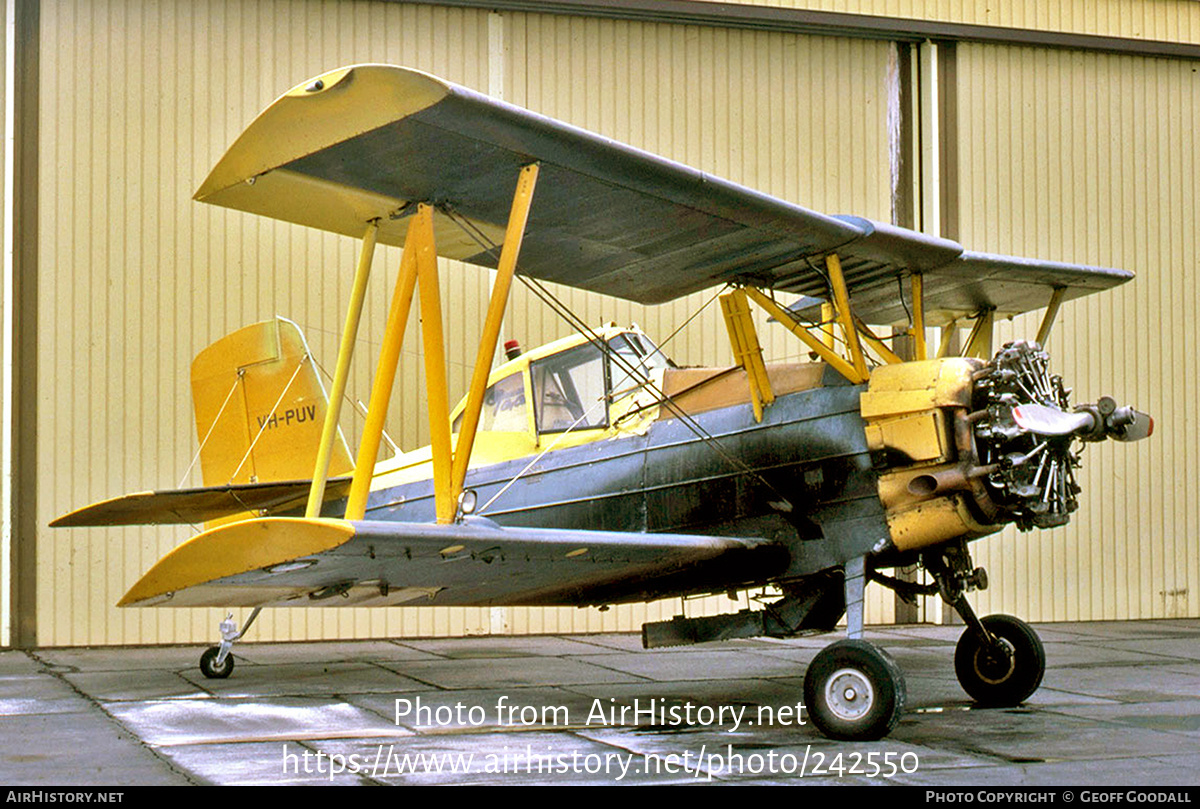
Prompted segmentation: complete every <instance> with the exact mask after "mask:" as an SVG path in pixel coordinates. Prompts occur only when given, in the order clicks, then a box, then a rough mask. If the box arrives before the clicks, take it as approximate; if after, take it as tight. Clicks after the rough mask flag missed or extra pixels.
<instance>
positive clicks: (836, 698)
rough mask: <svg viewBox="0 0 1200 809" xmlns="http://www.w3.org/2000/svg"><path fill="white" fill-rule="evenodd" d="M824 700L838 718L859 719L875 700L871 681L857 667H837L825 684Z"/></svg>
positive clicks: (849, 720)
mask: <svg viewBox="0 0 1200 809" xmlns="http://www.w3.org/2000/svg"><path fill="white" fill-rule="evenodd" d="M825 701H826V702H827V703H828V705H829V710H830V711H832V712H833V715H834V716H836V717H837V718H838V719H841V720H843V721H847V722H853V721H854V720H856V719H861V718H862V717H863V716H864V715H866V713H867V712H868V711H870V710H871V705H872V703H874V701H875V691H874V689H873V688H871V681H870V680H869V679H868V678H867V677H866V675H864V674H863V673H862V672H861V671H859V670H857V669H838V670H837V671H835V672H834V673H833V676H831V677H830V678H829V680H828V682H827V684H826V686H825Z"/></svg>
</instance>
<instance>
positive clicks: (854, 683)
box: [804, 640, 907, 741]
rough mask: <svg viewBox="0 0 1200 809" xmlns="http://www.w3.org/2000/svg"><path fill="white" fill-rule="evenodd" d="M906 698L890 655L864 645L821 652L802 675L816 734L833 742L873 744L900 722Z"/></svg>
mask: <svg viewBox="0 0 1200 809" xmlns="http://www.w3.org/2000/svg"><path fill="white" fill-rule="evenodd" d="M906 696H907V693H906V689H905V686H904V675H903V674H902V673H901V672H900V668H899V667H898V666H897V665H896V661H894V660H892V657H891V655H889V654H888V653H887V652H885V651H883V649H880V648H879V647H878V646H874V645H872V644H870V643H867V642H866V641H861V640H840V641H838V642H837V643H833V644H830V645H829V646H826V647H825V648H824V649H822V650H821V651H820V652H819V653H817V656H816V657H815V658H813V661H812V663H810V664H809V666H808V672H807V673H806V674H805V675H804V704H805V705H806V706H807V707H808V715H809V716H810V717H811V718H812V721H813V724H814V725H816V726H817V730H819V731H821V732H822V733H823V734H825V735H826V736H828V737H829V738H831V739H842V740H845V741H872V740H874V739H880V738H882V737H884V736H886V735H887V734H888V733H890V732H891V730H892V728H894V727H895V726H896V723H897V722H898V721H900V714H901V713H902V712H903V711H904V702H905V698H906Z"/></svg>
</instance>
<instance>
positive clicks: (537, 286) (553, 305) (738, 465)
mask: <svg viewBox="0 0 1200 809" xmlns="http://www.w3.org/2000/svg"><path fill="white" fill-rule="evenodd" d="M441 209H442V211H443V213H445V214H446V215H447V217H449V219H450V221H452V222H454V223H455V224H456V225H458V226H459V228H461V229H462V230H463V232H464V233H466V234H467V235H468V236H469V237H470V238H471V239H472V240H474V241H475V242H476V243H477V244H478V245H479V246H480V247H482V248H483V249H484V250H485V251H487V252H488V253H491V254H492V255H493V256H494V257H496V258H497V259H498V257H499V245H497V244H495V243H494V242H492V241H491V240H490V239H489V238H488V237H487V236H486V234H484V233H483V232H482V231H480V230H478V229H477V228H475V227H473V226H472V225H471V223H470V221H469V220H467V219H465V218H462V217H459V216H458V215H457V213H456V212H455V211H453V210H452V209H451V208H449V206H442V208H441ZM516 277H517V278H518V279H519V280H520V281H521V283H523V284H524V285H525V286H526V288H528V289H529V290H530V291H531V292H532V293H533V294H534V295H535V296H536V297H537V298H539V299H540V300H541V301H542V302H543V303H545V304H546V305H547V306H548V307H550V309H551V311H553V312H554V313H555V314H557V315H558V316H559V317H561V318H562V319H563V320H565V321H566V322H567V323H568V324H569V325H571V326H572V328H574V329H575V330H576V331H578V332H579V333H580V334H581V335H582V336H583V338H584V339H585V340H587V341H588V342H589V343H590V344H592V345H593V346H595V347H596V348H597V349H599V350H600V352H601V353H602V354H604V355H605V356H607V357H608V358H609V360H610V361H611V362H613V363H614V364H616V365H618V366H620V368H621V369H622V370H623V371H625V372H626V373H627V374H629V375H630V377H632V378H633V379H636V380H638V381H639V382H640V384H642V385H644V386H645V387H646V388H647V389H648V390H649V391H650V392H651V394H653V395H654V396H655V397H656V398H657V399H658V403H659V404H661V405H663V406H665V407H666V408H667V409H669V410H670V411H671V412H672V413H673V414H674V415H675V416H676V417H677V418H679V420H680V421H681V422H682V423H683V424H684V425H685V426H686V427H687V428H688V429H689V430H690V431H691V432H692V433H693V434H694V435H696V437H697V438H699V439H700V440H701V441H703V442H704V443H705V444H706V445H707V446H708V447H709V448H710V449H712V450H713V451H714V452H716V453H717V454H718V455H719V456H720V457H721V458H722V459H723V460H725V462H726V463H728V464H730V465H731V466H733V467H734V468H735V469H738V470H740V471H741V472H743V473H744V474H746V475H749V476H751V477H753V478H755V479H757V480H758V481H759V482H760V483H762V484H763V485H764V486H766V487H767V488H768V489H770V491H771V492H773V493H774V494H775V496H776V497H778V498H779V499H780V501H782V502H784V503H789V504H790V502H791V501H790V500H788V498H787V497H785V496H784V495H783V494H782V493H781V492H780V491H779V490H778V489H776V488H775V486H774V485H773V484H772V483H771V482H770V481H769V480H767V479H766V478H764V477H763V476H762V474H761V473H759V472H757V471H756V470H754V469H752V468H751V467H750V466H749V465H748V464H746V462H745V461H742V460H741V459H740V458H737V457H736V456H734V455H732V454H731V453H730V452H729V451H727V450H726V449H725V448H724V447H722V446H721V444H720V442H719V441H718V439H717V438H716V437H715V436H713V435H712V434H711V433H709V432H708V431H707V430H705V429H704V428H703V427H702V426H701V425H700V424H699V423H698V422H697V421H696V420H695V419H694V418H692V417H691V415H689V414H688V413H687V412H686V411H684V410H683V409H682V408H681V407H679V405H677V404H676V403H675V402H674V401H673V400H672V399H671V397H670V396H667V395H666V393H664V392H663V391H662V390H661V389H660V388H659V387H658V386H657V385H655V384H654V382H653V381H652V380H651V379H650V378H649V376H648V375H647V374H646V373H645V372H644V371H642V370H641V369H640V368H636V367H634V366H633V365H632V364H630V363H629V362H628V361H627V360H626V359H625V358H624V357H622V356H621V354H620V352H617V351H613V350H612V349H611V348H610V347H609V345H608V343H607V342H606V341H604V340H603V339H601V338H600V336H599V335H597V334H596V333H595V331H594V330H593V329H592V328H591V327H590V326H588V325H587V323H586V322H584V321H583V320H582V319H580V318H579V317H578V316H577V315H575V313H574V312H572V311H571V310H570V308H569V307H567V306H566V305H565V304H564V303H562V301H560V300H558V298H557V297H555V296H554V294H553V293H552V292H550V291H549V290H548V289H546V288H545V287H544V286H543V285H542V284H541V283H540V282H538V281H537V280H536V279H533V278H529V277H527V276H525V275H524V274H522V273H517V274H516Z"/></svg>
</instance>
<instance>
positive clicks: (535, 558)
mask: <svg viewBox="0 0 1200 809" xmlns="http://www.w3.org/2000/svg"><path fill="white" fill-rule="evenodd" d="M787 564H788V553H787V551H786V550H785V549H784V548H783V547H782V546H780V545H778V544H775V543H773V542H769V541H766V540H760V539H753V538H749V539H744V538H731V537H712V536H693V535H685V534H636V533H616V532H608V531H577V530H565V529H544V528H515V527H510V528H502V527H500V526H499V525H497V524H496V523H494V522H492V521H491V520H487V519H484V518H479V517H475V518H467V519H466V520H465V521H463V522H461V523H454V524H450V525H433V524H427V523H391V522H375V521H355V522H347V521H344V520H330V519H295V518H266V519H257V520H247V521H244V522H239V523H234V524H231V525H223V526H219V527H217V528H214V529H211V530H209V531H206V532H204V533H203V534H199V535H197V536H195V537H193V538H192V539H190V540H188V541H187V542H185V543H184V544H183V545H180V546H179V547H178V548H176V549H175V550H173V551H171V552H170V553H169V554H167V555H166V556H164V557H163V558H162V559H161V560H160V561H159V562H158V563H157V564H156V565H155V566H154V567H153V568H151V570H150V571H149V572H147V573H146V575H145V576H143V577H142V579H141V580H140V581H138V582H137V584H135V585H134V586H133V587H132V588H131V589H130V590H129V592H128V593H127V594H126V595H125V597H124V598H123V599H122V600H121V602H120V606H186V607H198V606H235V607H256V606H272V607H287V606H330V607H344V606H396V605H400V604H406V603H410V602H414V601H419V602H421V603H424V604H436V605H448V606H463V605H475V606H484V605H495V604H513V605H527V606H537V605H541V606H551V605H578V606H584V605H589V604H606V603H618V602H624V601H642V600H649V599H652V598H661V597H665V596H668V595H671V594H674V593H688V592H709V591H713V590H719V591H722V592H723V591H726V590H728V589H729V588H730V587H732V586H736V583H737V582H738V581H740V580H745V581H746V582H750V581H753V580H759V581H761V580H762V579H763V578H767V577H770V576H773V575H778V574H780V573H782V572H783V571H784V570H785V569H786V568H787Z"/></svg>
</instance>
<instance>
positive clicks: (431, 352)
mask: <svg viewBox="0 0 1200 809" xmlns="http://www.w3.org/2000/svg"><path fill="white" fill-rule="evenodd" d="M537 175H538V166H537V164H530V165H527V166H525V167H524V168H522V169H521V173H520V176H519V177H518V179H517V190H516V193H515V194H514V196H513V205H512V212H511V214H510V216H509V221H508V229H507V231H506V233H505V237H504V245H503V247H502V248H501V252H500V263H499V268H498V270H497V276H496V283H495V284H494V286H493V289H492V298H491V301H490V302H489V304H488V312H487V318H486V320H485V321H484V326H483V335H482V336H481V338H480V341H479V354H478V356H477V359H476V362H475V370H474V372H473V374H472V377H471V387H470V389H469V391H468V393H467V406H466V410H465V412H464V416H463V426H462V429H461V430H460V431H459V436H458V445H457V447H455V446H453V445H452V442H451V435H450V407H449V398H448V395H447V390H446V360H445V349H444V346H443V342H442V320H441V311H442V309H441V300H440V294H439V289H438V275H437V261H436V258H437V252H436V246H435V244H434V235H433V208H432V207H431V206H430V205H429V204H427V203H421V204H419V205H418V206H417V212H416V215H415V216H414V217H413V218H412V221H411V222H410V223H409V227H408V234H407V236H406V237H405V240H404V253H403V256H402V258H401V260H400V272H399V275H398V276H397V278H396V288H395V291H394V292H393V293H392V303H391V308H390V310H389V312H388V321H387V328H386V330H385V333H384V338H383V346H382V348H381V349H380V352H379V363H378V366H377V368H376V371H375V380H374V382H373V383H372V387H371V399H370V402H369V403H368V409H367V423H366V426H365V427H364V428H363V435H362V440H361V442H360V444H359V449H358V458H357V459H356V461H355V465H354V479H353V480H352V481H351V484H350V494H349V497H348V498H347V501H346V519H348V520H361V519H363V517H364V516H365V514H366V508H367V498H368V495H369V494H370V490H371V477H372V474H373V472H374V469H375V462H376V460H378V456H379V442H380V439H381V438H382V436H383V425H384V422H385V420H386V419H387V411H388V406H389V404H390V402H391V393H392V388H393V387H394V385H395V380H396V369H397V366H398V364H399V361H400V349H401V347H402V345H403V342H404V332H405V329H406V328H407V326H408V317H409V312H410V310H411V309H412V300H413V296H414V292H415V290H416V289H418V288H419V289H420V307H421V334H422V337H423V339H424V348H425V385H426V394H427V396H428V399H429V432H430V438H431V450H432V456H433V488H434V499H435V503H436V509H437V521H438V522H439V523H441V524H443V525H444V524H447V523H451V522H453V521H454V518H455V516H456V512H457V508H458V506H457V503H458V496H459V494H461V492H462V487H463V482H464V481H465V480H466V475H467V466H468V464H469V462H470V459H471V448H472V446H473V444H474V439H475V432H476V429H477V428H478V426H479V415H480V412H481V410H482V408H483V396H484V393H485V392H486V390H487V380H488V374H489V373H490V371H491V365H492V358H493V357H494V356H495V354H496V343H497V342H498V340H499V337H500V325H501V323H502V322H503V320H504V309H505V307H506V306H507V304H508V291H509V289H510V287H511V286H512V279H513V275H514V273H515V272H516V267H517V254H518V253H519V252H520V249H521V240H522V238H523V237H524V234H525V225H526V222H527V221H528V218H529V207H530V203H531V202H532V200H533V190H534V187H535V186H536V184H537ZM314 516H315V515H314Z"/></svg>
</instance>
